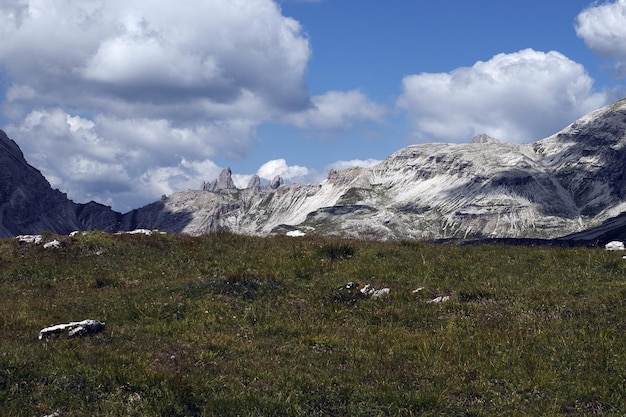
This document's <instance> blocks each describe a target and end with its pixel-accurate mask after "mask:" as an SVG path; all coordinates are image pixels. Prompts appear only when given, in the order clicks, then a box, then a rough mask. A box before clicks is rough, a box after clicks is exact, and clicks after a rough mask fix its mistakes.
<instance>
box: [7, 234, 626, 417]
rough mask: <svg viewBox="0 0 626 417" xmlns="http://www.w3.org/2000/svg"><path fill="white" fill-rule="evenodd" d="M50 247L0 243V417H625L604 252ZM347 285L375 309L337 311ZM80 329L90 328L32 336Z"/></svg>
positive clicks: (356, 302) (148, 242) (111, 241)
mask: <svg viewBox="0 0 626 417" xmlns="http://www.w3.org/2000/svg"><path fill="white" fill-rule="evenodd" d="M53 237H54V236H48V238H49V240H51V239H52V238H53ZM59 239H61V240H63V241H64V244H63V247H62V248H60V249H44V248H43V247H42V246H41V245H31V244H19V243H18V242H17V240H15V239H6V240H1V241H0V297H1V300H2V303H0V346H1V349H0V415H2V416H44V415H49V414H52V413H57V415H59V416H88V415H98V416H122V415H123V416H153V415H162V416H228V415H240V416H253V415H254V416H258V415H281V416H283V415H292V416H324V415H333V416H334V415H354V416H411V415H425V416H428V415H467V416H483V415H484V416H487V415H588V414H598V415H623V414H625V413H626V406H625V405H624V404H626V379H625V376H626V356H624V354H623V347H624V345H625V342H626V333H625V331H626V314H625V313H626V281H625V280H624V275H625V272H626V261H624V260H623V259H622V258H621V254H620V253H615V252H606V251H603V250H599V249H584V248H577V249H564V248H545V247H543V248H530V247H510V246H480V247H449V246H445V247H444V246H434V245H430V244H425V243H416V242H373V241H356V240H337V239H335V240H332V239H327V238H321V237H317V236H306V237H304V238H297V239H294V238H289V237H274V238H255V237H244V236H238V235H232V234H212V235H207V236H201V237H189V236H182V235H180V236H179V235H152V236H142V235H106V234H99V233H89V234H85V235H79V236H76V237H73V238H69V237H62V238H59ZM350 282H354V283H360V284H371V285H372V286H374V287H375V288H382V287H389V288H390V289H391V291H390V296H389V298H387V297H382V298H378V299H373V298H371V297H365V296H360V293H359V292H358V287H357V290H356V291H355V292H353V294H352V296H351V295H349V294H348V295H346V291H349V290H348V289H347V288H346V286H347V284H348V283H350ZM420 287H423V289H422V290H420V291H415V290H416V289H418V288H420ZM446 295H447V296H450V299H449V300H448V301H447V302H445V303H438V304H436V303H430V304H429V303H427V301H428V300H431V299H432V298H434V297H437V296H446ZM87 318H91V319H97V320H101V321H103V322H105V323H106V328H105V330H104V331H103V332H101V333H98V334H96V335H92V336H88V337H84V338H72V339H68V338H66V337H63V336H61V337H57V338H51V339H49V340H38V338H37V336H38V332H39V330H40V329H42V328H43V327H46V326H50V325H54V324H59V323H67V322H70V321H78V320H83V319H87Z"/></svg>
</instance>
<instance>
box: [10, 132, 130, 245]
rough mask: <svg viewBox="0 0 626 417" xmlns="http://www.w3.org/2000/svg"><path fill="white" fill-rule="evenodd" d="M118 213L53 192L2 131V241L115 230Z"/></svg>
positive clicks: (56, 191) (108, 208) (54, 190)
mask: <svg viewBox="0 0 626 417" xmlns="http://www.w3.org/2000/svg"><path fill="white" fill-rule="evenodd" d="M119 216H120V214H119V213H116V212H115V211H113V210H111V208H110V207H107V206H103V205H101V204H98V203H94V202H90V203H87V204H76V203H74V202H72V201H71V200H69V199H68V198H67V195H65V194H64V193H61V192H60V191H59V190H56V189H53V188H52V187H51V186H50V183H49V182H48V181H47V180H46V179H45V178H44V176H43V175H42V174H41V172H39V171H38V170H37V169H35V168H33V167H32V166H30V165H29V164H28V163H27V162H26V160H25V159H24V155H23V154H22V151H21V150H20V148H19V147H18V146H17V144H16V143H15V142H14V141H12V140H11V139H9V137H8V136H7V135H6V134H5V133H4V132H3V131H0V237H10V236H15V235H18V234H31V233H41V232H46V231H48V232H55V233H60V234H65V233H69V232H71V231H73V230H92V229H99V230H115V229H116V224H117V223H118V221H119Z"/></svg>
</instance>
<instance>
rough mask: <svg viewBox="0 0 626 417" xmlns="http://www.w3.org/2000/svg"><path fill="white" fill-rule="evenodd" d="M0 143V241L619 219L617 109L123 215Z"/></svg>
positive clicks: (224, 188) (623, 183) (218, 188)
mask: <svg viewBox="0 0 626 417" xmlns="http://www.w3.org/2000/svg"><path fill="white" fill-rule="evenodd" d="M0 139H2V150H3V152H2V154H0V158H1V159H2V161H3V168H2V170H1V172H0V174H1V175H0V179H1V183H0V187H1V191H2V193H3V194H2V201H3V203H2V207H1V209H2V211H1V212H0V216H1V220H2V223H1V225H2V228H1V229H0V234H1V235H2V236H11V235H15V234H21V233H35V232H41V231H52V232H57V233H65V232H67V231H71V230H92V229H99V230H106V231H117V230H132V229H136V228H144V229H159V230H163V231H169V232H176V233H186V234H190V235H201V234H205V233H210V232H215V231H230V232H234V233H240V234H248V235H258V236H267V235H271V234H277V233H279V234H282V233H285V232H288V231H293V230H298V231H299V232H303V233H317V234H320V235H326V236H339V237H347V238H366V239H378V240H394V239H418V240H422V239H447V238H459V239H464V238H465V239H469V238H472V239H474V238H476V239H484V238H538V239H554V238H558V237H563V236H573V237H572V239H588V238H589V239H591V238H594V239H597V238H598V236H599V235H598V233H600V232H597V233H595V232H594V233H587V232H585V231H587V230H589V229H591V230H601V231H602V233H604V234H606V233H605V232H606V231H607V230H608V229H611V227H612V226H611V224H619V225H621V223H622V222H615V221H613V223H612V220H611V219H614V218H616V217H617V216H619V215H620V213H623V212H624V211H626V198H625V197H626V178H625V177H626V173H625V171H624V162H625V161H626V149H625V145H626V99H624V100H621V101H618V102H616V103H614V104H612V105H609V106H606V107H604V108H601V109H599V110H596V111H594V112H592V113H589V114H587V115H586V116H584V117H582V118H580V119H579V120H577V121H575V122H574V123H572V124H571V125H569V126H568V127H566V128H565V129H563V130H562V131H560V132H558V133H557V134H555V135H553V136H550V137H548V138H545V139H542V140H539V141H537V142H533V143H529V144H516V143H504V142H500V141H499V140H497V139H494V138H491V137H489V136H487V135H478V136H477V137H475V138H474V139H473V140H472V141H471V142H470V143H466V144H445V143H434V144H420V145H411V146H407V147H406V148H403V149H401V150H399V151H397V152H395V153H393V154H392V155H390V156H389V157H387V158H386V159H385V160H383V161H382V162H380V163H379V164H377V165H375V166H373V167H371V168H350V169H346V170H342V171H335V170H332V171H331V172H330V173H329V175H328V177H327V179H326V180H325V181H323V182H322V183H321V184H306V185H304V184H285V183H284V182H283V180H282V179H281V178H280V177H277V178H275V179H274V180H273V181H271V182H270V183H269V184H261V181H260V179H259V178H258V176H254V177H253V178H252V179H251V181H250V183H249V185H248V187H247V188H245V189H238V188H236V187H235V185H234V183H233V181H232V178H231V171H230V169H229V168H226V169H224V170H223V172H222V174H221V175H220V177H219V178H218V179H215V180H214V181H211V182H205V183H203V184H202V186H201V187H200V189H198V190H188V191H183V192H177V193H174V194H171V195H169V196H163V197H162V198H161V200H160V201H156V202H154V203H152V204H149V205H146V206H144V207H141V208H138V209H135V210H132V211H130V212H128V213H126V214H120V213H117V212H114V211H112V210H111V209H110V208H108V207H105V206H102V205H99V204H97V203H93V202H91V203H88V204H75V203H73V202H71V201H70V200H68V199H67V197H66V196H65V195H64V194H62V193H60V192H59V191H58V190H52V189H51V187H50V185H49V184H48V182H47V181H46V180H45V179H44V178H43V176H41V174H40V173H39V171H37V170H36V169H34V168H32V167H31V166H30V165H28V164H27V163H26V161H25V160H24V158H23V156H22V154H21V151H20V150H19V148H18V147H17V145H16V144H15V142H13V141H11V140H10V139H9V138H8V137H6V135H4V134H2V135H1V136H0ZM5 161H6V162H5ZM620 227H621V226H620ZM594 228H599V229H594ZM620 230H621V229H620ZM620 233H621V232H620Z"/></svg>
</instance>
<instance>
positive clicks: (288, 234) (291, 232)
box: [287, 230, 306, 237]
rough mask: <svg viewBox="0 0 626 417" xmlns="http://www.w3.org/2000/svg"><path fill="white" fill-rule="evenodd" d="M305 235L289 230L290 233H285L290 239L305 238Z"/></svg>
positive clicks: (298, 231)
mask: <svg viewBox="0 0 626 417" xmlns="http://www.w3.org/2000/svg"><path fill="white" fill-rule="evenodd" d="M305 235H306V233H304V232H301V231H300V230H291V231H289V232H287V236H290V237H302V236H305Z"/></svg>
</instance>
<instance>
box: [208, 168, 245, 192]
mask: <svg viewBox="0 0 626 417" xmlns="http://www.w3.org/2000/svg"><path fill="white" fill-rule="evenodd" d="M236 188H237V187H235V183H234V182H233V178H232V172H231V170H230V167H226V168H224V169H223V170H222V172H220V176H219V177H218V178H217V179H216V180H214V181H212V182H209V183H206V182H205V183H204V184H202V190H203V191H213V192H216V191H220V190H234V189H236Z"/></svg>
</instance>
